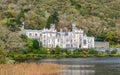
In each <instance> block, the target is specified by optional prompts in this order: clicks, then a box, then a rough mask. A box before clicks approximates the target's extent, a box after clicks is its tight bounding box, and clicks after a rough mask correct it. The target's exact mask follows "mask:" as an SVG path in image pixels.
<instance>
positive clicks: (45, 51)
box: [38, 47, 47, 54]
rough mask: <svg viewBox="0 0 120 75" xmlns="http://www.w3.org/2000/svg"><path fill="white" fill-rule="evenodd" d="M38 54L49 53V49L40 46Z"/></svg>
mask: <svg viewBox="0 0 120 75" xmlns="http://www.w3.org/2000/svg"><path fill="white" fill-rule="evenodd" d="M38 54H47V49H46V48H44V47H40V50H39V51H38Z"/></svg>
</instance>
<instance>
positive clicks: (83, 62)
mask: <svg viewBox="0 0 120 75" xmlns="http://www.w3.org/2000/svg"><path fill="white" fill-rule="evenodd" d="M28 62H38V63H55V64H60V65H65V66H66V68H67V69H65V72H64V73H63V74H62V75H120V57H102V58H99V57H95V58H65V59H42V60H28Z"/></svg>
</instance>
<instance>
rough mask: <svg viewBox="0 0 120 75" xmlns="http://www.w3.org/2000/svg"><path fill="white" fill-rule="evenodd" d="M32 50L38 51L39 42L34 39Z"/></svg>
mask: <svg viewBox="0 0 120 75" xmlns="http://www.w3.org/2000/svg"><path fill="white" fill-rule="evenodd" d="M33 48H34V49H39V42H38V41H37V40H36V39H35V40H33Z"/></svg>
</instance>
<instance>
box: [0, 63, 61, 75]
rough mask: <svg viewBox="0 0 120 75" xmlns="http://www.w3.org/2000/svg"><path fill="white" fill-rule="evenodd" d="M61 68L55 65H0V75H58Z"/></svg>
mask: <svg viewBox="0 0 120 75" xmlns="http://www.w3.org/2000/svg"><path fill="white" fill-rule="evenodd" d="M62 72H63V71H62V66H60V65H57V64H46V63H42V64H35V63H30V64H28V63H21V64H0V75H60V74H61V73H62Z"/></svg>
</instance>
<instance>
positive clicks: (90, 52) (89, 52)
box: [88, 48, 98, 54]
mask: <svg viewBox="0 0 120 75" xmlns="http://www.w3.org/2000/svg"><path fill="white" fill-rule="evenodd" d="M88 54H98V51H96V50H94V49H92V48H91V49H89V51H88Z"/></svg>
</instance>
